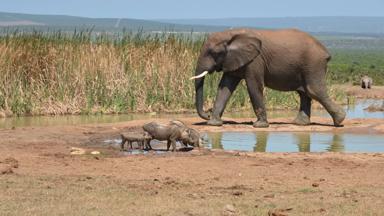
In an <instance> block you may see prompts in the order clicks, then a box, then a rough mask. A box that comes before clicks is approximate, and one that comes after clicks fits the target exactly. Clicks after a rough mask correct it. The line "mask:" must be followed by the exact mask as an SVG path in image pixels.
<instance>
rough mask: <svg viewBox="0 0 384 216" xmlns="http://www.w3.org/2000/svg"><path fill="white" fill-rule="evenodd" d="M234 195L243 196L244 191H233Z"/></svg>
mask: <svg viewBox="0 0 384 216" xmlns="http://www.w3.org/2000/svg"><path fill="white" fill-rule="evenodd" d="M232 195H233V196H241V195H243V192H241V191H235V192H233V193H232Z"/></svg>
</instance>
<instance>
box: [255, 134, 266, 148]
mask: <svg viewBox="0 0 384 216" xmlns="http://www.w3.org/2000/svg"><path fill="white" fill-rule="evenodd" d="M255 136H256V144H255V147H253V151H255V152H265V151H266V150H267V142H268V133H267V132H260V133H259V134H257V135H256V134H255Z"/></svg>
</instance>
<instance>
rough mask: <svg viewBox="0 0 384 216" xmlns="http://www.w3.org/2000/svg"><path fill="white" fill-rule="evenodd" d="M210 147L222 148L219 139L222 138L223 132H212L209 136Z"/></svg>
mask: <svg viewBox="0 0 384 216" xmlns="http://www.w3.org/2000/svg"><path fill="white" fill-rule="evenodd" d="M209 137H210V139H211V143H212V149H223V144H222V143H221V140H222V138H223V133H212V134H211V135H210V136H209Z"/></svg>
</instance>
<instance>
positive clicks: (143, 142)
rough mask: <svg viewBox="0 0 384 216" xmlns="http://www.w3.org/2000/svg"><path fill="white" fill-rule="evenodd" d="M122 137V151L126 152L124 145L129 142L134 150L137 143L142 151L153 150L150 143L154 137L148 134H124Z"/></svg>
mask: <svg viewBox="0 0 384 216" xmlns="http://www.w3.org/2000/svg"><path fill="white" fill-rule="evenodd" d="M120 136H121V144H120V146H121V150H122V151H124V144H125V143H126V142H128V145H129V146H130V147H131V149H133V148H132V143H133V142H136V143H137V145H138V146H139V148H140V149H143V150H144V149H148V150H150V149H152V147H151V145H150V141H151V139H152V136H150V135H149V133H148V132H144V133H135V132H131V133H122V134H120Z"/></svg>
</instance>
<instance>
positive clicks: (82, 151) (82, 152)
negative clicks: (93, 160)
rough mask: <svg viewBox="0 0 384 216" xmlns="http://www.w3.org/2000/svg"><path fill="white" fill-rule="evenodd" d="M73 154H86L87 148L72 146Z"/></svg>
mask: <svg viewBox="0 0 384 216" xmlns="http://www.w3.org/2000/svg"><path fill="white" fill-rule="evenodd" d="M70 152H71V155H83V154H85V150H84V149H82V148H77V147H71V151H70Z"/></svg>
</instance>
